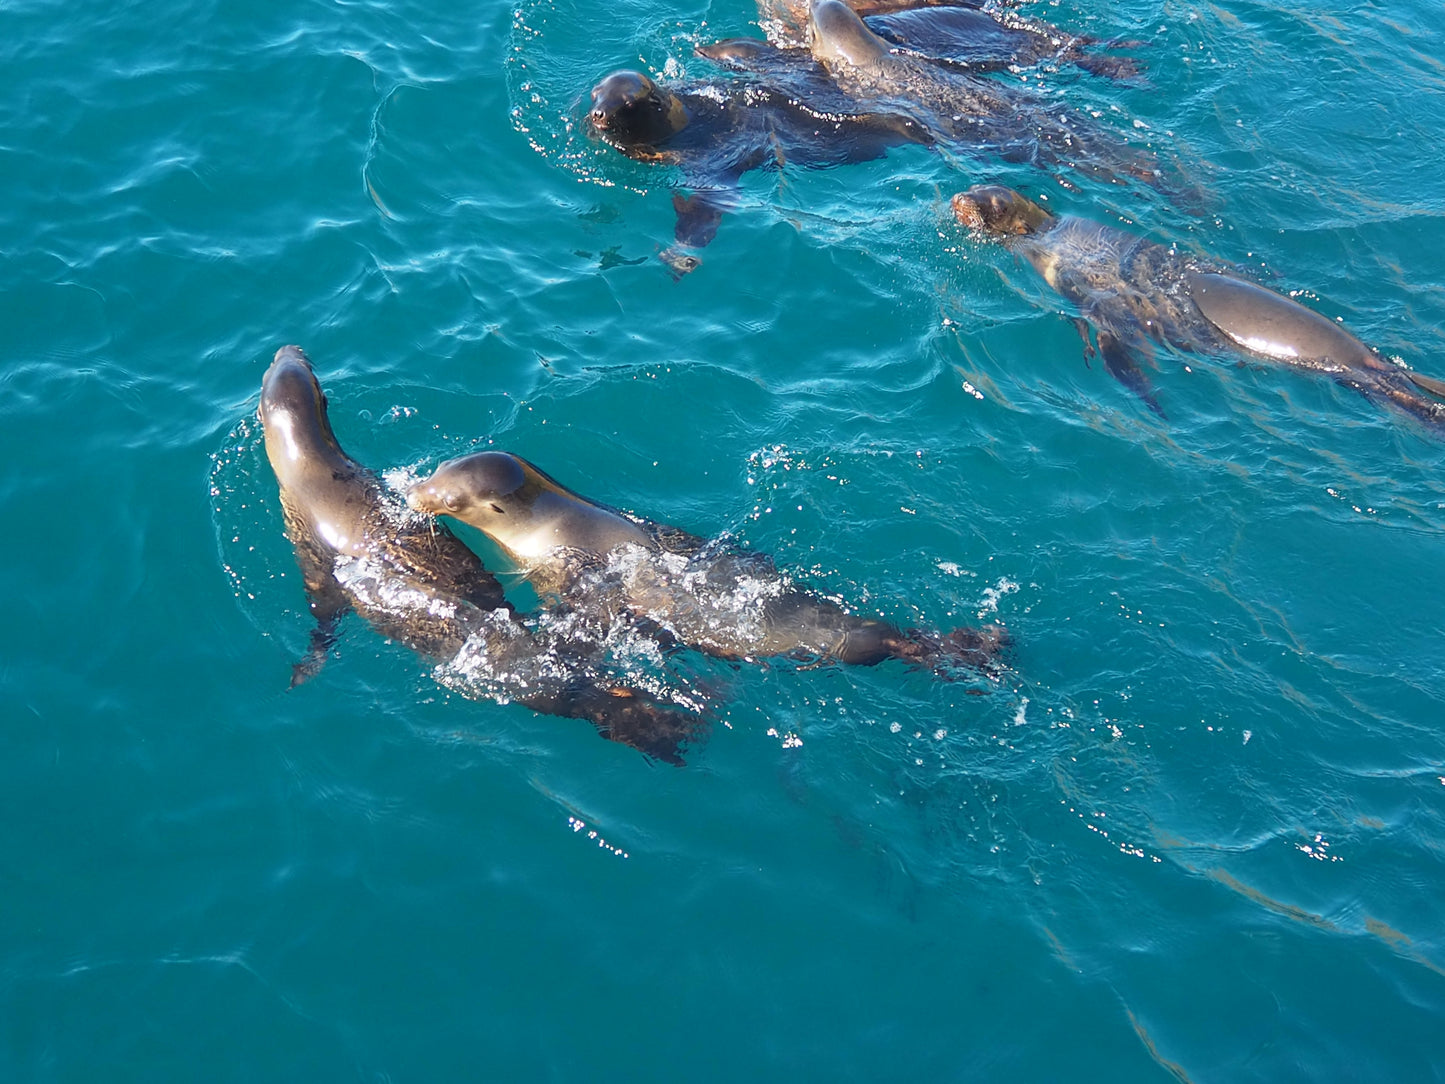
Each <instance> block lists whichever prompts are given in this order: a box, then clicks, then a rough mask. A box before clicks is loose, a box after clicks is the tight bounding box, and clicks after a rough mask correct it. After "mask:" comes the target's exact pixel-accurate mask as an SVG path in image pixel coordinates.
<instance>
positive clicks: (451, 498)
mask: <svg viewBox="0 0 1445 1084" xmlns="http://www.w3.org/2000/svg"><path fill="white" fill-rule="evenodd" d="M442 504H444V505H446V509H447V511H448V512H455V511H456V510H457V508H459V507H460V506H461V502H460V501H458V500H457V495H456V494H455V493H443V494H442Z"/></svg>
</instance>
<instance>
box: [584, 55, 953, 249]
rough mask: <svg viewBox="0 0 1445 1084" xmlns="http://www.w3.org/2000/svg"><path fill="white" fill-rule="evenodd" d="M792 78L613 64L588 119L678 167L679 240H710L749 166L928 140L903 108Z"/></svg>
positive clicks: (595, 91)
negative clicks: (876, 105) (870, 107)
mask: <svg viewBox="0 0 1445 1084" xmlns="http://www.w3.org/2000/svg"><path fill="white" fill-rule="evenodd" d="M798 79H799V81H798V82H797V83H795V84H794V85H793V86H792V87H791V89H790V88H788V87H786V86H782V87H779V86H770V85H768V84H765V83H758V82H749V81H743V80H723V81H714V82H707V81H703V82H693V83H685V84H678V85H672V86H666V85H662V84H659V83H657V82H655V81H654V80H653V79H651V78H649V77H648V76H646V75H644V74H643V73H641V72H636V71H617V72H613V73H612V74H610V75H608V76H606V77H605V78H604V79H602V81H601V82H599V83H598V84H597V85H596V86H595V87H593V88H592V93H591V106H590V108H589V110H588V114H587V123H588V125H589V126H590V127H591V129H592V131H593V132H595V133H596V134H597V135H598V136H599V137H600V138H601V139H602V140H603V141H604V142H606V143H607V144H608V145H610V146H612V147H614V148H616V149H617V150H618V151H621V152H622V153H623V154H625V155H627V156H628V157H629V158H635V159H637V160H638V161H643V162H656V163H661V164H665V165H672V166H676V167H677V168H678V169H680V170H681V171H682V183H683V187H686V188H690V189H692V190H693V191H694V194H693V196H691V197H684V196H682V195H681V194H678V195H675V196H674V197H673V206H674V208H675V209H676V211H677V227H676V231H675V235H676V239H677V242H678V244H679V245H683V246H685V247H688V248H701V247H702V246H704V245H706V244H707V243H708V242H709V241H711V240H712V238H713V236H714V235H715V234H716V233H717V227H718V223H719V221H720V220H721V218H722V214H723V212H724V211H725V210H727V209H728V208H729V206H730V204H731V197H730V192H731V190H732V189H734V188H736V186H737V183H738V180H739V178H741V177H742V175H743V174H744V173H746V172H748V171H749V170H753V169H760V168H770V167H773V168H775V167H778V166H782V165H789V166H801V167H804V168H810V169H817V168H822V167H827V166H835V165H843V164H845V163H848V162H862V161H868V160H870V159H874V158H879V157H881V156H882V155H883V154H885V153H886V152H887V150H888V148H889V147H892V146H896V145H898V144H901V143H928V142H929V141H930V139H931V137H930V136H929V134H928V133H927V132H926V131H924V130H923V128H921V127H920V126H919V125H917V124H915V123H913V122H912V121H911V120H909V119H907V118H905V117H902V116H900V115H897V114H893V113H887V112H882V113H875V112H870V111H867V110H862V109H859V108H857V106H856V103H854V102H853V101H852V100H851V99H850V98H848V97H847V96H846V95H843V94H841V93H840V92H838V91H837V90H836V88H833V87H832V86H831V85H830V84H828V83H827V81H826V80H824V79H821V78H816V79H815V78H812V77H810V76H809V74H808V73H806V72H800V73H798ZM683 262H684V264H685V263H686V260H685V259H684V260H683ZM692 262H693V263H694V264H695V262H696V261H695V259H694V260H693V261H692ZM678 269H679V270H688V269H690V268H688V267H686V266H683V267H679V268H678Z"/></svg>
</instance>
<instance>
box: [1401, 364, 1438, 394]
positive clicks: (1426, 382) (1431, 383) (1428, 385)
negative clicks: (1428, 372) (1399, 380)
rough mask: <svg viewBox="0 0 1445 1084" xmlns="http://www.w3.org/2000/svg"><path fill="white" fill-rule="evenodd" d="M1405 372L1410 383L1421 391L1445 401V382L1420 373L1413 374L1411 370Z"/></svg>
mask: <svg viewBox="0 0 1445 1084" xmlns="http://www.w3.org/2000/svg"><path fill="white" fill-rule="evenodd" d="M1404 372H1405V376H1406V377H1407V378H1408V379H1409V381H1410V383H1412V384H1414V385H1415V387H1417V388H1419V389H1420V390H1421V391H1423V392H1426V393H1428V394H1430V395H1433V396H1435V398H1437V399H1445V380H1437V379H1436V378H1435V377H1433V376H1423V375H1421V374H1420V373H1416V372H1411V371H1410V370H1409V369H1406V370H1404Z"/></svg>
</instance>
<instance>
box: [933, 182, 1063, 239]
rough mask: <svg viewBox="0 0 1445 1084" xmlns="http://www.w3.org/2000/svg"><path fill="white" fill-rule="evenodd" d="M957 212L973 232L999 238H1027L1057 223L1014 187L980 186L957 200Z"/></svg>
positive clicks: (955, 204)
mask: <svg viewBox="0 0 1445 1084" xmlns="http://www.w3.org/2000/svg"><path fill="white" fill-rule="evenodd" d="M953 213H954V215H956V216H957V217H958V221H959V222H961V223H962V224H963V225H965V226H967V227H968V228H969V229H974V230H986V231H987V232H989V233H991V234H994V235H996V236H999V237H1023V236H1026V235H1027V234H1030V233H1036V232H1038V231H1039V230H1040V229H1042V228H1043V227H1044V226H1046V225H1048V224H1049V223H1050V222H1051V221H1053V217H1054V216H1053V215H1052V214H1050V213H1049V212H1048V211H1046V210H1044V209H1043V208H1042V207H1040V206H1039V205H1038V204H1037V203H1035V202H1034V201H1033V200H1031V199H1029V198H1028V197H1027V196H1024V195H1022V194H1020V193H1018V192H1015V191H1014V190H1013V189H1012V188H1005V187H1004V186H1003V185H998V184H980V185H975V186H974V187H973V188H970V189H969V190H968V191H967V192H960V193H959V194H958V195H956V196H954V197H953Z"/></svg>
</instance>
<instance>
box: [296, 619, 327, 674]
mask: <svg viewBox="0 0 1445 1084" xmlns="http://www.w3.org/2000/svg"><path fill="white" fill-rule="evenodd" d="M335 646H336V620H335V619H334V618H333V619H332V620H330V621H327V622H325V623H323V624H318V625H317V626H316V627H315V628H314V629H312V630H311V639H310V640H309V641H308V642H307V644H306V654H305V655H302V656H301V658H300V660H299V661H297V663H296V664H295V665H294V666H292V667H291V688H293V689H294V688H296V686H298V685H301V684H303V683H305V682H307V681H310V680H311V679H312V678H314V677H315V676H316V675H317V674H319V673H321V668H322V667H323V666H325V665H326V656H327V655H329V654H330V653H331V649H332V648H333V647H335Z"/></svg>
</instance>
